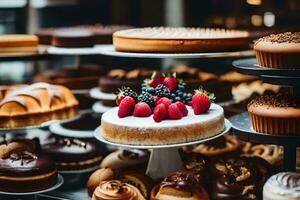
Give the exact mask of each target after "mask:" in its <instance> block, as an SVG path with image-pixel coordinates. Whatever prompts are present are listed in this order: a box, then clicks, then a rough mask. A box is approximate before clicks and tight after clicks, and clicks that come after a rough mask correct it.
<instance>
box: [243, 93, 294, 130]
mask: <svg viewBox="0 0 300 200" xmlns="http://www.w3.org/2000/svg"><path fill="white" fill-rule="evenodd" d="M247 109H248V112H249V115H250V117H251V122H252V127H253V129H254V130H255V131H257V132H259V133H265V134H273V135H296V134H299V133H300V100H299V99H298V98H295V97H292V96H290V95H286V94H278V95H263V96H261V97H258V98H256V99H254V100H252V101H251V102H250V103H249V104H248V106H247Z"/></svg>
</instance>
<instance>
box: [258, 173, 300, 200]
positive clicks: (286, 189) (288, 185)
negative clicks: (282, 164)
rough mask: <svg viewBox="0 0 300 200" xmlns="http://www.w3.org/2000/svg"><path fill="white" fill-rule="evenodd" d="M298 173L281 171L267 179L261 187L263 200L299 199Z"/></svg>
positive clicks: (299, 180) (299, 178)
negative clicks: (262, 187)
mask: <svg viewBox="0 0 300 200" xmlns="http://www.w3.org/2000/svg"><path fill="white" fill-rule="evenodd" d="M299 187H300V174H297V173H292V172H281V173H278V174H275V175H273V176H272V177H271V178H269V179H268V181H267V182H266V184H265V185H264V189H263V199H264V200H299V199H300V191H299Z"/></svg>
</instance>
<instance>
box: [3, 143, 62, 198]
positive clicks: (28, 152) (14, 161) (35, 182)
mask: <svg viewBox="0 0 300 200" xmlns="http://www.w3.org/2000/svg"><path fill="white" fill-rule="evenodd" d="M56 179H57V170H56V166H55V163H54V162H53V160H52V159H51V158H50V157H49V156H46V155H45V154H42V153H40V152H39V151H38V147H37V145H36V144H35V143H34V142H33V141H32V140H27V139H18V140H13V141H10V142H9V143H8V144H2V145H0V191H4V192H14V193H21V192H34V191H39V190H43V189H46V188H49V187H51V186H53V185H54V184H55V183H56Z"/></svg>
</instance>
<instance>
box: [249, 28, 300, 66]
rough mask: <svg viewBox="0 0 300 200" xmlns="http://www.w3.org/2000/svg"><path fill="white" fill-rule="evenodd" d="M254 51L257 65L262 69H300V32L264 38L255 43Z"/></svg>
mask: <svg viewBox="0 0 300 200" xmlns="http://www.w3.org/2000/svg"><path fill="white" fill-rule="evenodd" d="M254 50H255V54H256V60H257V63H258V64H259V65H260V66H262V67H268V68H278V69H296V68H300V60H299V56H300V32H295V33H291V32H286V33H280V34H274V35H270V36H266V37H263V38H261V39H259V40H258V41H257V42H256V43H255V45H254Z"/></svg>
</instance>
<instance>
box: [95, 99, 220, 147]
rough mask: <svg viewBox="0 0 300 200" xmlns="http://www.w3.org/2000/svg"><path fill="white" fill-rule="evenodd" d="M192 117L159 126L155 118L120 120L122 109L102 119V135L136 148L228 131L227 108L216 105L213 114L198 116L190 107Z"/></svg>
mask: <svg viewBox="0 0 300 200" xmlns="http://www.w3.org/2000/svg"><path fill="white" fill-rule="evenodd" d="M187 110H188V115H187V116H186V117H183V118H182V119H180V120H164V121H161V122H160V123H157V122H155V121H154V120H153V117H152V116H149V117H134V116H128V117H126V118H119V117H118V107H115V108H113V109H111V110H109V111H107V112H106V113H104V114H103V115H102V118H101V134H102V136H103V137H104V138H105V139H106V140H108V141H111V142H115V143H121V144H133V145H159V144H176V143H185V142H191V141H195V140H199V139H204V138H207V137H211V136H214V135H216V134H218V133H220V132H222V131H223V130H224V112H223V108H222V107H221V106H219V105H217V104H212V105H211V107H210V110H209V112H207V113H203V114H202V115H195V114H194V112H193V109H192V108H191V107H189V106H188V108H187Z"/></svg>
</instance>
